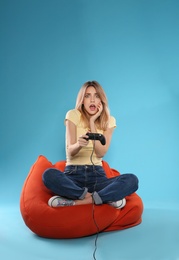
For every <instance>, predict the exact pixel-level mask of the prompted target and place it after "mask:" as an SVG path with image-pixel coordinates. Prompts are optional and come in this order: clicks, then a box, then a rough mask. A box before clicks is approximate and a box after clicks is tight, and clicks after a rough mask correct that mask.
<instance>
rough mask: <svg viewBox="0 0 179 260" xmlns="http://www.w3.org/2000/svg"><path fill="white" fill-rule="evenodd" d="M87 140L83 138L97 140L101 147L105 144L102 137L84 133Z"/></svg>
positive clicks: (96, 134)
mask: <svg viewBox="0 0 179 260" xmlns="http://www.w3.org/2000/svg"><path fill="white" fill-rule="evenodd" d="M86 135H87V136H88V138H85V139H86V140H99V141H100V142H101V144H102V145H105V144H106V139H105V137H104V135H102V134H98V133H86Z"/></svg>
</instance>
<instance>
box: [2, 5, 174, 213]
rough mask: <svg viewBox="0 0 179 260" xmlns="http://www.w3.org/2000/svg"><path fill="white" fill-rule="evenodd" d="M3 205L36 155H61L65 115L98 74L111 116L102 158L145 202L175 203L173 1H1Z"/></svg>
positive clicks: (13, 199)
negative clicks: (134, 184)
mask: <svg viewBox="0 0 179 260" xmlns="http://www.w3.org/2000/svg"><path fill="white" fill-rule="evenodd" d="M0 28H1V34H0V35H1V42H0V57H1V67H0V73H1V75H0V109H1V110H0V111H1V113H0V176H1V181H0V193H1V198H2V196H3V198H4V199H3V200H2V199H1V204H5V205H7V204H10V203H13V204H14V203H15V204H18V203H19V198H20V193H21V189H22V185H23V183H24V180H25V178H26V176H27V174H28V172H29V169H30V167H31V165H32V164H33V163H34V162H35V160H36V159H37V157H38V155H40V154H43V155H45V156H46V157H47V158H48V159H49V160H50V161H52V162H53V163H55V162H56V161H59V160H62V159H64V158H65V150H64V135H65V126H64V123H63V121H64V116H65V113H66V112H67V110H69V109H71V108H74V106H75V100H76V95H77V93H78V90H79V88H80V87H81V85H82V84H83V83H84V82H85V81H87V80H93V79H94V80H97V81H99V82H100V83H101V85H102V86H103V87H104V89H105V91H106V94H107V96H108V101H109V105H110V110H111V114H112V115H113V116H115V118H116V120H117V128H116V130H115V133H114V136H113V139H112V143H111V147H110V149H109V151H108V154H107V155H106V156H105V158H104V159H105V160H106V161H108V163H109V164H110V165H111V167H113V168H115V169H117V170H119V171H120V172H121V173H124V172H133V173H135V174H136V175H137V176H138V177H139V180H140V188H139V191H138V194H139V195H140V196H141V197H142V199H143V201H144V205H145V207H146V208H179V188H178V183H179V136H178V133H179V1H177V0H176V1H175V0H163V1H162V0H158V1H157V0H150V1H145V0H136V1H135V0H126V1H121V0H109V1H107V0H90V1H87V0H78V1H70V0H52V1H49V0H43V1H42V0H31V1H24V0H16V1H11V0H1V1H0Z"/></svg>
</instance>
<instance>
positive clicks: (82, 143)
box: [77, 135, 89, 147]
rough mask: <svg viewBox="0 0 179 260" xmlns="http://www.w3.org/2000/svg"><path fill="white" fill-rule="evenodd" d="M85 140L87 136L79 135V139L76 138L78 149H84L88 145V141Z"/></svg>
mask: <svg viewBox="0 0 179 260" xmlns="http://www.w3.org/2000/svg"><path fill="white" fill-rule="evenodd" d="M87 138H88V136H87V135H81V136H79V138H78V141H77V142H78V145H79V146H80V147H85V146H87V145H88V143H89V140H87Z"/></svg>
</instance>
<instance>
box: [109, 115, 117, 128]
mask: <svg viewBox="0 0 179 260" xmlns="http://www.w3.org/2000/svg"><path fill="white" fill-rule="evenodd" d="M113 127H116V119H115V118H114V117H113V116H110V119H109V128H113Z"/></svg>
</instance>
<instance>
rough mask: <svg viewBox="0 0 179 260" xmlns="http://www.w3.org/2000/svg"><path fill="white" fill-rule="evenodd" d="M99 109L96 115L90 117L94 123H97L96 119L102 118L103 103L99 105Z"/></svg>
mask: <svg viewBox="0 0 179 260" xmlns="http://www.w3.org/2000/svg"><path fill="white" fill-rule="evenodd" d="M97 109H98V111H97V112H96V114H95V115H93V116H91V117H90V120H93V122H95V121H96V119H97V118H98V117H100V115H101V113H102V111H103V104H102V103H101V101H100V102H99V103H98V105H97Z"/></svg>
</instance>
